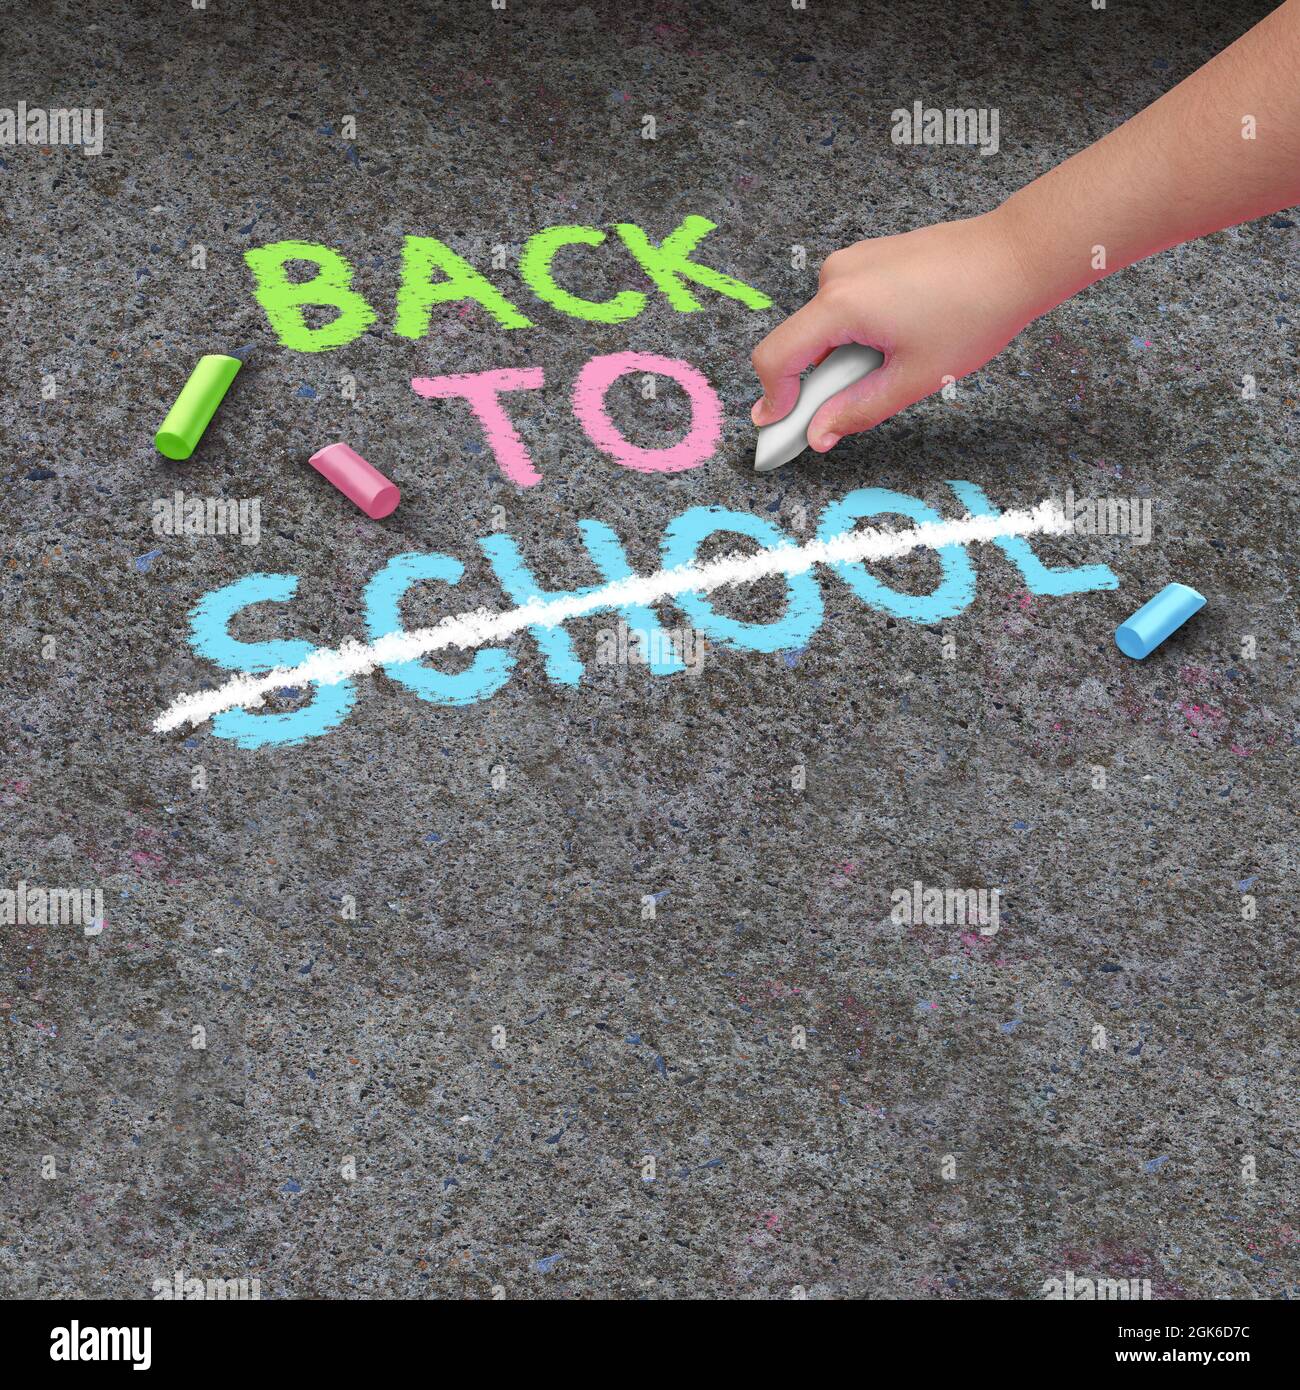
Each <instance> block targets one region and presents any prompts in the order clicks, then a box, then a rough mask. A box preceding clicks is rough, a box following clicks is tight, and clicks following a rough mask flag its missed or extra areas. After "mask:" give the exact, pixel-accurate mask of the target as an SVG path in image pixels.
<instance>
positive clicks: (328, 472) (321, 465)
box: [308, 444, 402, 521]
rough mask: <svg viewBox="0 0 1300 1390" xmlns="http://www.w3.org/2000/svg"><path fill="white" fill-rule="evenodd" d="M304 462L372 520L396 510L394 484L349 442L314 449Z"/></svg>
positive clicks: (397, 493) (397, 498)
mask: <svg viewBox="0 0 1300 1390" xmlns="http://www.w3.org/2000/svg"><path fill="white" fill-rule="evenodd" d="M308 462H309V463H310V464H311V466H312V467H313V468H314V469H315V470H316V471H317V473H320V474H322V475H323V476H324V477H326V478H328V479H329V480H330V482H332V483H333V484H334V486H335V487H336V488H338V490H339V491H340V492H341V493H343V495H344V496H345V497H350V498H351V499H352V501H354V502H355V503H356V504H357V506H358V507H360V508H361V510H362V511H363V512H365V514H366V515H367V516H368V517H370V518H371V520H372V521H379V520H380V519H381V518H383V517H386V516H388V515H390V514H391V513H392V512H394V511H396V510H397V504H398V503H399V502H400V501H401V500H402V494H401V493H400V492H399V491H398V490H397V484H396V483H390V482H389V481H388V479H387V478H385V477H384V475H383V474H382V473H381V472H380V471H379V469H377V468H375V467H374V466H373V465H371V464H369V463H367V462H366V461H365V459H363V458H362V457H361V455H360V454H359V453H357V451H356V450H355V449H354V448H352V446H351V445H349V444H330V445H327V446H326V447H325V448H324V449H317V451H316V452H315V453H314V454H313V455H312V456H311V458H310V459H309V460H308Z"/></svg>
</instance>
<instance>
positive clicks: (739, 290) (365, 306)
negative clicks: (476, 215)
mask: <svg viewBox="0 0 1300 1390" xmlns="http://www.w3.org/2000/svg"><path fill="white" fill-rule="evenodd" d="M715 226H716V224H715V223H713V222H710V221H709V220H708V218H705V217H696V216H694V215H689V216H687V217H685V218H683V219H682V222H681V225H680V226H679V227H677V228H676V229H675V230H673V231H672V232H670V233H669V234H668V236H666V237H665V238H664V239H663V241H661V242H659V243H658V245H656V244H655V243H654V242H653V241H651V240H650V238H649V237H648V236H647V235H646V233H645V232H643V231H642V230H641V228H640V227H638V226H636V225H635V224H633V223H631V222H619V223H616V224H615V226H614V230H615V232H617V234H618V236H619V239H620V240H621V241H622V243H623V245H624V247H626V249H627V251H628V252H629V253H630V255H631V257H632V259H633V261H635V263H636V265H637V266H639V267H640V269H641V271H642V272H643V273H644V274H645V276H646V277H647V278H648V279H649V280H650V282H651V283H652V284H653V285H654V287H655V288H656V289H658V290H659V291H660V292H661V293H662V294H663V296H664V298H665V299H667V301H668V303H669V304H671V305H672V307H673V308H674V309H676V310H677V312H678V313H681V314H693V313H695V312H697V311H698V310H700V309H702V308H703V307H704V306H703V305H702V304H701V303H700V301H699V300H698V299H697V298H696V296H695V294H694V293H693V291H692V289H691V288H690V286H692V285H693V286H696V287H699V288H702V289H706V290H712V291H713V292H714V293H715V294H720V295H724V296H726V297H727V298H728V299H737V300H739V301H740V302H741V303H742V304H743V305H745V307H746V308H748V309H770V308H771V307H772V301H771V300H770V299H769V298H768V297H767V295H765V294H763V293H762V291H761V290H756V289H754V288H753V286H751V285H746V284H745V283H744V282H743V281H741V280H736V279H734V278H733V277H732V276H730V275H724V274H723V273H722V272H721V271H720V270H713V269H712V268H711V267H709V266H707V265H700V264H699V263H698V262H696V261H693V260H692V259H691V253H692V252H693V251H694V250H695V248H696V246H698V245H699V243H700V241H701V240H702V239H703V238H704V237H705V236H706V235H707V234H708V233H709V232H711V231H713V230H714V228H715ZM606 236H607V233H606V232H604V231H602V230H601V229H600V228H599V227H583V226H561V227H547V228H545V229H544V230H542V231H540V232H536V233H535V234H534V235H533V236H531V237H529V238H528V240H527V242H526V243H525V244H524V249H523V254H522V255H521V256H520V259H519V273H520V275H521V276H522V277H523V279H524V281H525V283H526V284H527V285H528V287H529V289H531V290H532V292H533V293H534V294H535V295H536V296H537V298H538V299H540V300H541V301H542V303H543V304H549V305H550V306H551V307H552V308H553V309H558V310H559V311H560V312H561V313H562V314H567V315H568V316H569V317H570V318H575V319H585V320H587V321H589V322H592V323H624V322H626V321H627V320H628V319H634V318H636V316H637V315H638V314H639V313H641V311H642V310H643V309H644V308H645V306H646V295H645V294H644V293H643V292H642V291H641V290H635V289H623V290H620V291H619V292H618V293H617V294H615V295H613V296H612V297H611V298H609V299H585V298H583V297H582V296H581V295H578V294H575V293H574V292H573V291H572V290H567V289H565V288H564V287H563V286H562V285H561V284H560V283H559V281H558V279H557V278H556V277H557V275H558V274H559V271H558V270H557V268H556V266H555V262H556V261H557V259H558V257H559V253H560V252H562V251H564V252H568V251H569V250H570V248H573V247H596V246H600V245H601V244H602V243H603V242H604V241H605V239H606ZM244 259H245V261H247V263H248V268H249V269H250V270H251V271H252V272H253V280H254V288H253V294H254V296H255V297H256V299H257V302H258V303H259V304H260V305H261V306H262V308H263V309H264V310H265V311H266V317H267V319H268V320H269V321H270V324H271V328H272V329H273V330H274V332H275V336H276V337H277V338H278V339H279V341H280V343H281V345H282V346H284V347H287V348H292V349H293V350H294V351H295V352H328V351H329V350H330V349H331V348H337V347H344V346H345V345H346V344H348V343H350V342H353V341H354V340H355V339H357V338H359V337H360V336H361V334H362V333H364V332H365V331H366V329H367V328H369V327H370V325H371V324H372V323H374V321H375V319H376V317H377V315H376V313H375V311H374V309H373V308H371V306H370V304H369V302H368V301H367V300H366V299H365V298H364V297H363V296H362V295H360V294H359V293H358V292H357V291H356V290H354V289H353V288H352V266H351V264H350V263H349V262H348V261H347V260H346V259H345V258H344V257H343V256H341V255H340V254H339V253H338V252H337V251H335V250H332V249H331V248H330V247H328V246H322V245H319V244H318V243H316V242H311V241H274V242H270V243H269V244H268V245H266V246H255V247H253V248H251V249H250V250H248V251H246V252H245V253H244ZM566 259H569V257H567V256H566ZM295 262H307V263H309V264H311V265H314V266H315V267H316V274H315V275H313V276H312V277H311V278H310V279H307V280H291V279H289V276H288V268H289V266H290V265H292V264H294V263H295ZM435 275H436V276H437V277H439V278H434V277H435ZM467 301H473V302H474V303H476V304H478V305H480V306H481V307H482V308H483V309H484V310H486V311H487V313H488V314H489V315H490V316H491V317H492V318H493V319H494V320H495V321H496V322H497V323H499V324H500V325H501V327H502V328H530V327H531V326H532V320H531V319H529V318H528V317H526V316H525V315H524V314H523V313H521V312H520V310H519V309H518V308H517V307H516V306H515V305H514V304H512V303H511V302H510V301H509V300H508V299H507V298H506V297H505V295H503V294H502V293H501V292H500V290H498V289H497V288H496V287H495V286H494V285H493V284H492V282H491V281H490V280H488V279H487V277H486V276H484V275H483V274H482V273H481V272H480V271H478V270H476V269H475V268H474V267H473V266H472V265H470V263H469V262H468V261H467V260H465V258H464V257H463V256H459V255H457V254H456V252H455V251H453V250H452V249H451V247H450V246H448V245H447V244H446V243H445V242H441V241H439V240H438V239H437V237H428V236H408V237H406V238H405V239H404V241H403V244H402V276H401V282H400V284H399V285H398V290H397V305H396V313H395V316H394V319H393V332H394V333H396V334H398V335H399V336H400V337H403V338H423V337H424V336H425V335H426V334H427V333H428V331H429V321H430V318H431V316H432V313H433V310H434V309H435V308H436V307H437V306H438V305H441V304H458V303H464V302H467ZM309 308H311V309H333V310H335V314H334V316H333V317H332V318H331V319H330V320H329V322H328V323H324V324H321V325H320V326H318V327H312V326H311V324H309V323H308V321H307V315H306V313H305V312H304V311H305V310H307V309H309Z"/></svg>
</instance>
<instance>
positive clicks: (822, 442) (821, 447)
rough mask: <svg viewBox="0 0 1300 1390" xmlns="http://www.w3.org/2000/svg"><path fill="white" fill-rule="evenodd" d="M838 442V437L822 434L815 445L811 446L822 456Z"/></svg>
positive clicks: (836, 435)
mask: <svg viewBox="0 0 1300 1390" xmlns="http://www.w3.org/2000/svg"><path fill="white" fill-rule="evenodd" d="M839 442H840V436H839V435H838V434H824V435H822V436H821V438H820V439H818V441H817V443H816V444H814V445H813V448H814V449H816V450H817V452H818V453H819V454H824V453H826V451H827V450H828V449H833V448H834V447H835V446H836V445H837V444H838V443H839Z"/></svg>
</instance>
